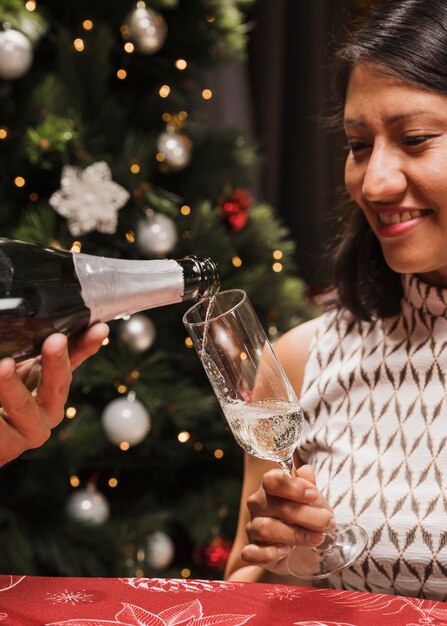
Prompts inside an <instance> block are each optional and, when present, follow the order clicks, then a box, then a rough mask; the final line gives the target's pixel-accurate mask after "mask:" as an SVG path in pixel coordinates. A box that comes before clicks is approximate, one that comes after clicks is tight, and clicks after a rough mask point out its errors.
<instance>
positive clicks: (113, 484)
mask: <svg viewBox="0 0 447 626" xmlns="http://www.w3.org/2000/svg"><path fill="white" fill-rule="evenodd" d="M108 485H109V487H111V488H112V489H114V488H115V487H118V479H117V478H115V477H114V476H112V477H111V478H109V480H108Z"/></svg>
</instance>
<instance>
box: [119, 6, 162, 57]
mask: <svg viewBox="0 0 447 626" xmlns="http://www.w3.org/2000/svg"><path fill="white" fill-rule="evenodd" d="M126 26H127V29H128V32H129V37H130V39H131V41H132V42H133V43H134V44H135V46H136V48H137V50H138V52H141V53H142V54H154V53H155V52H157V51H158V50H160V48H161V47H162V45H163V44H164V42H165V40H166V36H167V34H168V27H167V26H166V22H165V20H164V18H163V17H162V16H161V15H160V14H159V13H156V12H155V11H152V9H146V7H144V6H142V7H137V8H136V9H135V10H134V11H132V13H130V15H129V16H128V17H127V20H126Z"/></svg>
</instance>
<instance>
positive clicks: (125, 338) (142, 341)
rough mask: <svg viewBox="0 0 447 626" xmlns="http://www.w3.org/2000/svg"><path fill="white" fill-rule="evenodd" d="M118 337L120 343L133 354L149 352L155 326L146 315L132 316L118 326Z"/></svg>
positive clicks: (154, 333) (154, 334) (154, 335)
mask: <svg viewBox="0 0 447 626" xmlns="http://www.w3.org/2000/svg"><path fill="white" fill-rule="evenodd" d="M119 337H120V339H121V341H122V342H123V343H124V344H125V345H126V346H127V347H128V348H130V349H131V350H133V351H134V352H144V351H145V350H149V348H150V347H151V346H152V344H153V343H154V341H155V337H156V330H155V325H154V323H153V321H152V320H151V319H149V318H148V317H147V315H143V314H137V315H132V317H130V318H129V319H128V320H124V321H123V322H121V324H120V328H119Z"/></svg>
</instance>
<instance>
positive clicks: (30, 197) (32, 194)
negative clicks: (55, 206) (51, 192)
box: [29, 191, 39, 202]
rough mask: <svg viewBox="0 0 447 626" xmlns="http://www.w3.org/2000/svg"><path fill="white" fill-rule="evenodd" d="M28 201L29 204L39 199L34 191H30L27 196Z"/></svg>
mask: <svg viewBox="0 0 447 626" xmlns="http://www.w3.org/2000/svg"><path fill="white" fill-rule="evenodd" d="M29 199H30V200H31V202H37V201H38V199H39V195H38V194H37V193H36V192H35V191H32V192H31V193H30V195H29Z"/></svg>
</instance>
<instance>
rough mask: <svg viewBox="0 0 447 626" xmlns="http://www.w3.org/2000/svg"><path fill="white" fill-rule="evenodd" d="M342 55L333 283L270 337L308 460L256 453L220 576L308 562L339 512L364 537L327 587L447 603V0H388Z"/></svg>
mask: <svg viewBox="0 0 447 626" xmlns="http://www.w3.org/2000/svg"><path fill="white" fill-rule="evenodd" d="M336 60H337V64H336V77H337V85H338V97H339V101H340V109H341V113H342V116H343V118H344V126H345V133H346V137H347V142H348V146H349V153H348V156H347V158H346V167H345V183H346V189H347V192H348V194H349V195H350V204H349V206H348V207H347V212H346V214H345V216H344V218H343V223H342V232H341V234H340V236H339V239H338V241H337V243H336V246H335V248H334V252H333V256H332V258H331V266H332V267H333V270H334V279H333V286H332V288H331V291H330V292H329V294H328V296H329V297H328V300H327V309H326V310H325V311H324V313H323V314H322V315H321V316H320V317H319V318H317V319H315V320H312V321H310V322H307V323H306V324H303V325H301V326H298V327H296V328H294V329H292V330H291V331H289V332H288V333H286V334H285V335H283V336H282V337H281V338H280V339H279V340H278V342H277V343H276V344H275V352H276V354H277V356H278V358H279V360H280V362H281V364H282V365H283V368H284V370H285V372H286V374H287V375H288V377H289V379H290V381H291V383H292V386H293V387H294V390H295V392H296V394H297V395H298V396H299V397H300V398H301V405H302V407H303V410H304V414H305V419H306V422H307V428H305V432H304V435H303V437H302V438H301V440H300V442H299V445H298V448H297V455H298V458H297V462H298V463H297V464H298V465H299V463H301V467H300V468H299V469H298V471H297V476H295V477H288V476H285V475H283V474H282V473H281V472H278V471H277V470H275V469H272V465H270V464H269V463H268V462H267V461H260V460H258V459H254V458H252V457H247V459H246V464H245V477H244V485H243V492H242V498H241V510H240V518H239V525H238V531H237V535H236V540H235V542H234V546H233V549H232V553H231V555H230V559H229V562H228V566H227V572H226V575H227V577H228V578H229V579H230V580H255V579H257V578H259V577H260V576H262V575H263V574H264V573H265V572H269V573H270V574H272V573H273V574H280V573H281V572H284V567H285V563H286V560H287V554H288V549H289V547H290V546H292V545H296V546H297V547H295V548H294V550H295V551H296V550H301V551H302V556H303V563H304V562H305V561H306V554H307V555H308V552H309V550H312V548H313V547H315V546H317V545H320V544H321V542H322V541H323V539H324V537H323V533H324V532H326V531H328V529H329V528H330V524H331V522H333V520H332V519H331V518H332V515H334V517H335V520H336V521H337V523H338V524H340V523H352V522H353V523H355V524H359V525H360V526H362V527H363V528H364V529H365V530H366V531H367V533H368V536H369V538H370V542H369V546H368V548H367V550H366V552H365V554H364V555H363V556H362V557H361V559H360V560H359V561H357V562H356V563H355V564H354V565H353V566H352V567H351V568H349V569H347V570H344V571H343V572H342V573H341V574H336V575H333V576H331V577H330V579H329V583H330V585H331V586H334V587H337V588H341V589H351V590H357V591H374V592H380V593H390V594H401V595H407V596H416V597H418V598H430V599H436V600H444V601H446V600H447V590H446V585H445V572H446V571H447V533H446V530H445V529H446V523H445V520H446V513H447V507H446V500H445V494H446V493H447V427H446V421H445V416H446V415H447V394H446V391H447V387H446V371H447V176H446V175H445V170H446V163H447V2H445V0H389V1H387V2H383V3H382V4H381V5H380V7H379V8H378V9H377V10H376V12H375V13H374V14H372V15H371V16H370V17H369V19H368V21H367V22H366V23H365V24H364V26H363V27H362V28H361V29H360V30H359V31H357V32H356V33H354V34H353V36H352V38H351V39H350V40H349V41H348V42H347V43H346V44H345V45H344V46H343V47H342V48H341V50H340V52H339V53H338V56H337V59H336ZM304 463H309V464H311V465H312V467H313V468H314V471H315V474H314V473H313V471H312V470H311V469H310V466H309V465H303V464H304ZM328 502H330V503H331V504H332V505H333V506H334V509H333V510H332V509H331V507H330V506H329V504H328Z"/></svg>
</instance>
